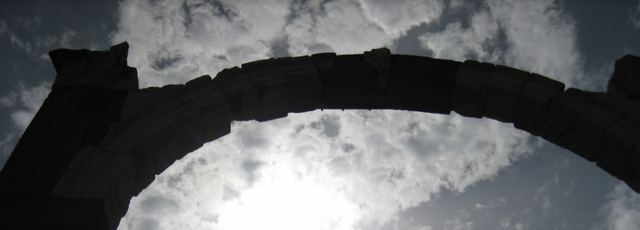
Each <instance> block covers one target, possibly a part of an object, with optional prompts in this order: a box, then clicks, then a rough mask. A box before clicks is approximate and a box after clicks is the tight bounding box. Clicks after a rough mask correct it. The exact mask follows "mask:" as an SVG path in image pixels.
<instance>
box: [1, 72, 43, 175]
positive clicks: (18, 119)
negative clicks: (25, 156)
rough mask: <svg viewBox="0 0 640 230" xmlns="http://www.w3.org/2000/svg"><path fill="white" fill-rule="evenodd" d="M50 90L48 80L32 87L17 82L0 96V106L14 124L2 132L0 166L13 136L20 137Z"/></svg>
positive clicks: (10, 149) (7, 152) (11, 146)
mask: <svg viewBox="0 0 640 230" xmlns="http://www.w3.org/2000/svg"><path fill="white" fill-rule="evenodd" d="M50 91H51V83H48V82H41V83H40V84H39V85H37V86H34V87H25V86H24V85H23V84H18V85H17V87H16V89H15V90H14V91H12V92H9V93H8V94H7V95H5V96H3V97H0V106H1V107H4V108H5V109H7V110H8V111H10V112H9V116H10V119H11V123H12V125H13V126H14V127H13V128H10V130H11V131H10V132H8V133H5V134H4V136H3V137H2V138H3V140H2V141H0V148H1V150H2V154H1V155H0V168H1V167H3V166H4V163H5V162H6V161H7V158H9V155H10V154H11V151H12V150H13V147H14V145H15V142H16V141H17V140H16V139H15V138H16V137H20V135H21V134H22V132H24V130H25V129H26V128H27V126H29V123H31V120H32V119H33V117H34V116H35V115H36V112H38V110H39V109H40V106H41V105H42V103H43V102H44V100H45V99H46V98H47V95H48V94H49V92H50Z"/></svg>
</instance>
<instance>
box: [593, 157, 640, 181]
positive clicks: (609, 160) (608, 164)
mask: <svg viewBox="0 0 640 230" xmlns="http://www.w3.org/2000/svg"><path fill="white" fill-rule="evenodd" d="M596 165H597V166H598V167H599V168H601V169H603V170H604V171H606V172H607V173H609V174H610V175H612V176H614V177H616V178H618V179H620V180H625V179H630V178H634V177H636V175H634V173H635V172H634V171H635V170H634V169H635V168H636V167H637V165H630V164H629V162H628V161H625V160H622V159H618V158H613V157H609V156H607V155H602V156H600V157H598V158H597V162H596Z"/></svg>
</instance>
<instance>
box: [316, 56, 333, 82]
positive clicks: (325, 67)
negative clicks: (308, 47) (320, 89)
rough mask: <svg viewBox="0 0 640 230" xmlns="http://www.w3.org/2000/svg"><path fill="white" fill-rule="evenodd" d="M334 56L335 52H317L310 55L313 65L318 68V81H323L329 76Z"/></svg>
mask: <svg viewBox="0 0 640 230" xmlns="http://www.w3.org/2000/svg"><path fill="white" fill-rule="evenodd" d="M335 58H336V54H335V53H318V54H314V55H311V59H312V60H313V65H315V66H316V69H317V70H318V79H319V81H320V82H324V81H325V80H326V79H328V78H329V76H331V69H332V68H333V62H334V60H335Z"/></svg>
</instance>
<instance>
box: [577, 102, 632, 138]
mask: <svg viewBox="0 0 640 230" xmlns="http://www.w3.org/2000/svg"><path fill="white" fill-rule="evenodd" d="M622 116H623V114H622V113H621V112H620V111H618V110H617V109H616V108H613V107H610V106H608V105H606V104H603V103H600V102H596V103H594V104H593V105H592V106H591V107H589V108H588V109H587V110H585V111H584V112H583V113H582V114H581V115H580V116H579V117H578V119H577V121H576V129H578V130H581V131H584V132H589V133H594V134H599V135H604V133H605V131H606V130H607V129H608V128H609V127H611V126H612V125H613V124H615V123H616V122H617V121H618V120H620V119H621V118H622Z"/></svg>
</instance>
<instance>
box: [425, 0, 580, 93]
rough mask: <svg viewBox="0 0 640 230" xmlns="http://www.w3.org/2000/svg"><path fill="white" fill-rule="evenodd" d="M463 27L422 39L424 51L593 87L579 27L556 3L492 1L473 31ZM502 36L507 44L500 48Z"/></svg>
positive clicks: (547, 0) (476, 16) (454, 26)
mask: <svg viewBox="0 0 640 230" xmlns="http://www.w3.org/2000/svg"><path fill="white" fill-rule="evenodd" d="M461 25H462V24H461V23H459V22H452V23H450V24H449V25H447V28H446V30H445V31H443V32H438V33H427V34H424V35H422V36H421V37H420V40H421V42H422V45H423V46H424V47H425V48H427V49H430V50H433V51H434V53H435V56H436V57H442V58H451V59H456V60H464V59H467V58H468V59H479V60H482V61H488V62H493V63H501V64H506V65H508V66H512V67H515V68H519V69H523V70H527V71H530V72H535V73H539V74H542V75H544V76H548V77H551V78H554V79H558V80H560V81H562V82H564V83H565V84H566V85H567V86H574V87H575V86H577V87H580V88H585V87H591V86H589V85H588V84H587V83H586V82H585V81H584V79H585V78H584V75H585V74H584V71H583V70H582V65H583V61H582V57H581V55H580V54H579V53H578V50H577V34H576V31H575V21H574V20H573V19H572V18H571V17H569V16H566V15H564V14H562V11H561V9H560V8H559V6H558V5H557V4H555V2H554V1H553V0H542V1H524V0H519V1H505V0H488V1H487V2H486V5H485V6H484V7H483V8H482V9H481V10H480V11H478V12H475V13H474V14H473V16H472V17H471V21H470V26H469V28H462V26H461ZM501 33H503V34H504V36H505V39H506V41H504V42H506V44H499V43H498V42H500V41H499V40H497V39H498V38H499V36H500V35H501ZM503 45H506V49H504V50H503V48H502V46H503Z"/></svg>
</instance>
